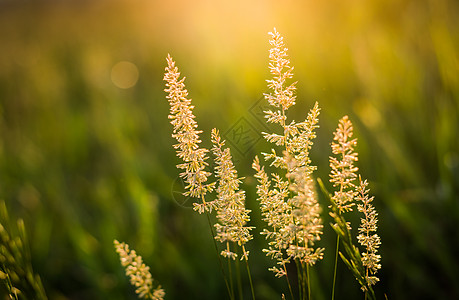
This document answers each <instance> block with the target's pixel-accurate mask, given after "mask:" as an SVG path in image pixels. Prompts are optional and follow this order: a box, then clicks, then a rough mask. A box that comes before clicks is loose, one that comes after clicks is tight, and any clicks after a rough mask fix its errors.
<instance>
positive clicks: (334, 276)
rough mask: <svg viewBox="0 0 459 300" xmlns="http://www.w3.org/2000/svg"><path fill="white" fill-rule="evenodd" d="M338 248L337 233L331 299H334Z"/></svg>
mask: <svg viewBox="0 0 459 300" xmlns="http://www.w3.org/2000/svg"><path fill="white" fill-rule="evenodd" d="M338 248H339V235H338V236H337V237H336V253H335V268H334V271H333V286H332V297H331V300H334V299H335V285H336V270H337V266H338Z"/></svg>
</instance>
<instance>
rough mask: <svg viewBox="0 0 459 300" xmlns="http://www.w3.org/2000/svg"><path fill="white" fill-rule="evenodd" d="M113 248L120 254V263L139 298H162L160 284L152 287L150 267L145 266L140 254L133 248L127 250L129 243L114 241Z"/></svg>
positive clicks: (161, 299)
mask: <svg viewBox="0 0 459 300" xmlns="http://www.w3.org/2000/svg"><path fill="white" fill-rule="evenodd" d="M113 243H114V245H115V250H116V252H117V253H118V254H119V256H120V261H121V265H122V266H123V267H124V268H125V270H126V276H129V279H130V282H131V284H132V285H133V286H135V287H136V288H137V289H136V291H135V292H136V293H137V294H138V296H139V298H142V299H151V300H163V298H164V296H165V294H166V293H165V292H164V290H163V289H162V288H161V286H160V285H159V286H157V287H156V288H153V278H152V276H151V274H150V267H148V266H146V265H145V264H144V263H143V261H142V257H141V256H140V255H137V254H136V252H135V250H129V245H127V244H125V243H120V242H118V241H117V240H115V241H114V242H113Z"/></svg>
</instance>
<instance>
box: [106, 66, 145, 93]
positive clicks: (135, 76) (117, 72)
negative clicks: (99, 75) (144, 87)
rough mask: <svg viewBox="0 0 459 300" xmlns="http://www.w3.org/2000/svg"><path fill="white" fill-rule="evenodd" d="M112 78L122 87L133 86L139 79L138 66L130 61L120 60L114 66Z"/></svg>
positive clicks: (115, 83)
mask: <svg viewBox="0 0 459 300" xmlns="http://www.w3.org/2000/svg"><path fill="white" fill-rule="evenodd" d="M111 79H112V82H113V84H114V85H116V86H117V87H119V88H121V89H128V88H131V87H133V86H134V85H135V84H136V83H137V80H139V70H138V69H137V66H136V65H135V64H133V63H131V62H129V61H120V62H119V63H117V64H116V65H114V66H113V68H112V72H111Z"/></svg>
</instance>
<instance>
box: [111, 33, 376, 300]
mask: <svg viewBox="0 0 459 300" xmlns="http://www.w3.org/2000/svg"><path fill="white" fill-rule="evenodd" d="M269 34H270V36H271V39H270V41H269V42H270V45H271V46H272V48H271V49H270V52H269V59H270V62H269V69H270V72H271V74H272V75H273V78H272V79H270V80H268V88H269V89H270V90H271V93H269V94H266V95H265V98H266V100H267V102H268V103H269V105H270V107H271V108H270V109H268V110H265V111H264V114H265V118H266V120H267V122H268V123H273V124H278V125H279V129H280V130H279V133H276V132H274V133H265V132H263V135H264V137H265V139H266V140H267V141H268V142H270V143H271V144H273V148H271V149H269V151H267V152H263V153H262V155H263V157H264V160H265V161H267V162H269V167H273V168H274V169H275V171H273V172H272V173H270V174H268V173H267V172H266V171H265V166H262V164H261V162H260V160H259V158H258V156H255V159H254V161H253V166H252V167H253V169H254V170H255V172H256V174H255V175H254V177H255V178H257V180H258V185H257V195H258V201H259V204H260V210H261V214H262V216H263V220H264V221H265V223H266V224H265V227H263V228H257V229H259V231H260V233H261V235H264V236H265V239H266V240H267V241H268V245H267V247H266V248H265V249H263V250H262V251H263V252H264V253H266V255H267V256H268V257H270V258H271V259H272V260H274V262H275V265H274V266H272V267H270V268H269V270H270V271H272V272H274V275H275V276H276V277H285V278H286V281H287V285H288V293H289V297H291V299H292V300H293V299H295V298H298V299H312V296H311V289H313V288H314V286H311V285H312V283H311V280H310V268H311V267H312V266H314V265H315V264H316V263H317V262H318V261H320V260H322V259H323V256H324V253H325V249H324V248H321V247H317V246H316V243H319V242H320V239H321V236H322V234H323V224H322V223H323V221H322V218H321V216H320V215H321V212H322V208H321V207H320V206H319V202H318V195H317V192H316V187H315V179H314V176H313V172H314V171H315V170H316V169H317V167H316V166H313V165H311V163H312V161H311V158H310V156H309V153H310V150H311V148H312V146H313V144H314V142H313V140H314V138H316V132H315V130H316V129H317V128H318V127H319V125H318V122H319V119H318V116H319V113H320V109H319V106H318V103H317V102H316V103H315V105H314V107H313V108H311V110H310V112H309V113H308V115H307V117H306V119H305V120H304V121H302V122H296V121H294V120H288V118H287V110H288V109H289V108H291V107H293V106H294V105H295V101H296V95H295V90H296V82H293V83H289V81H290V80H291V79H292V77H293V67H292V66H291V64H290V60H289V58H288V53H287V48H286V46H285V44H284V41H283V37H282V36H281V35H280V34H279V33H278V32H277V31H276V29H274V31H273V32H270V33H269ZM167 64H168V66H167V67H166V74H165V76H164V80H165V81H166V89H165V91H166V92H167V93H168V94H167V99H168V101H169V104H170V115H169V119H170V122H171V124H172V125H173V133H172V136H173V137H174V138H175V139H176V140H177V144H175V145H174V146H173V147H174V149H176V152H177V156H178V157H179V158H180V159H181V160H182V161H183V163H180V164H178V165H177V168H179V169H181V170H182V172H181V173H180V177H182V178H183V180H184V182H186V191H185V192H184V195H185V196H191V197H193V198H196V199H197V200H198V202H194V203H193V209H194V210H195V211H197V212H198V213H199V214H203V213H204V214H206V217H207V220H208V222H209V226H210V232H211V235H212V239H213V240H214V241H215V240H216V241H219V242H221V243H222V244H223V247H222V250H221V251H220V250H218V248H219V247H217V245H216V244H215V249H216V252H217V257H218V259H219V260H220V266H221V267H222V275H223V280H224V281H225V283H226V286H227V289H228V297H229V298H230V299H235V298H236V292H235V284H234V283H233V280H234V277H236V278H237V279H236V280H237V282H238V289H239V293H238V294H239V298H242V294H243V293H242V291H241V289H242V288H243V287H242V286H241V285H240V278H241V277H240V276H241V274H240V273H239V271H240V270H239V268H238V266H239V265H238V264H237V262H236V260H237V259H240V260H243V261H245V264H246V267H247V274H248V278H249V286H250V291H251V295H252V298H253V299H256V291H255V289H254V285H253V280H252V275H251V272H250V266H249V251H247V250H246V244H247V243H248V242H250V241H251V240H252V239H253V236H252V233H251V232H252V231H253V230H254V229H255V228H254V227H253V226H248V223H249V222H250V212H251V211H250V210H249V209H247V208H246V207H245V191H244V190H241V189H240V187H239V185H240V184H241V183H242V178H239V177H238V175H237V171H236V169H235V167H234V163H233V161H232V156H231V152H230V149H229V148H225V149H223V146H224V145H225V141H224V140H223V139H222V138H221V136H220V134H219V131H218V130H217V129H213V130H212V133H211V141H212V144H213V147H212V149H211V150H208V149H206V148H203V147H200V145H199V144H200V143H201V142H202V141H201V140H200V135H201V134H202V133H203V132H202V131H201V130H198V129H197V127H198V124H197V121H196V120H195V119H196V117H195V115H194V114H193V108H194V106H193V105H192V100H191V99H190V98H189V97H188V91H187V89H186V88H185V83H184V81H185V78H184V77H182V78H180V75H181V74H180V72H179V71H178V67H177V66H176V63H175V61H174V60H173V58H172V57H171V56H170V55H168V57H167ZM352 136H353V126H352V123H351V121H350V120H349V118H348V117H347V116H344V117H343V118H342V119H341V120H340V121H339V125H338V128H337V129H336V131H335V133H334V142H333V143H332V144H331V146H332V152H333V154H335V155H336V157H330V166H331V173H330V177H331V179H330V182H332V183H333V187H334V188H337V189H336V190H335V191H334V194H333V195H330V194H329V193H328V191H327V190H326V188H325V187H324V185H323V183H322V182H321V181H320V180H319V183H321V184H320V186H321V189H322V190H323V191H324V194H325V196H326V197H327V199H328V200H329V202H330V208H331V211H330V215H331V216H332V217H333V219H334V220H335V224H333V225H332V227H333V229H334V230H335V232H336V234H337V239H338V240H337V241H338V242H337V247H339V246H340V242H339V241H340V240H341V243H342V245H343V247H344V249H345V251H344V252H339V251H338V249H336V255H338V253H339V255H340V257H341V259H342V260H343V262H344V263H345V264H346V265H347V266H348V268H349V270H350V271H351V273H352V274H353V276H355V278H356V279H357V281H358V283H359V284H360V286H361V288H362V290H363V291H364V293H365V299H366V298H369V299H375V293H374V291H373V289H372V286H373V285H374V284H376V282H377V281H378V280H379V279H378V277H377V276H376V272H377V271H378V269H380V268H381V265H380V264H379V262H380V258H381V256H380V255H379V254H377V249H378V247H379V245H380V244H381V242H380V238H379V236H378V235H377V234H376V233H375V231H376V229H377V213H376V211H375V209H374V207H373V206H372V204H371V202H372V200H373V197H369V195H368V192H369V191H368V190H367V189H366V187H367V185H368V183H367V181H362V179H361V177H360V176H358V179H359V183H358V184H355V183H354V182H355V180H356V179H357V174H356V172H357V171H358V168H357V167H355V165H354V163H355V162H356V161H357V160H358V154H357V153H356V152H355V149H354V148H355V146H356V145H357V140H356V139H351V138H352ZM276 149H277V150H276ZM279 151H280V153H279ZM208 152H212V153H213V154H214V161H215V167H214V170H213V172H210V171H208V168H209V163H208V162H207V160H208V158H209V157H208V156H207V153H208ZM212 175H213V176H214V178H215V181H210V182H209V180H211V176H212ZM214 191H215V194H212V192H214ZM209 198H210V199H211V200H209ZM356 202H359V204H357V206H358V211H359V212H361V213H363V215H364V216H363V217H362V218H361V226H360V228H359V235H358V236H357V239H358V242H359V243H360V244H361V246H362V247H363V250H360V249H359V248H358V247H357V246H356V245H355V243H354V240H355V239H356V238H355V236H353V235H352V233H351V230H352V228H351V225H350V223H349V222H347V221H346V220H345V219H344V213H347V212H351V211H352V207H353V206H354V205H355V204H356ZM213 212H215V214H216V220H217V222H216V223H215V224H214V226H212V224H211V214H212V213H213ZM213 227H214V228H213ZM115 246H116V248H117V251H118V252H119V253H120V257H121V261H122V264H123V266H124V267H125V268H126V272H127V274H128V275H129V276H131V283H132V284H134V285H135V286H136V287H138V289H137V293H138V294H139V297H141V298H143V297H146V295H152V293H150V290H151V289H152V288H151V282H150V281H151V275H150V273H149V272H146V273H147V275H148V276H145V275H143V274H144V273H145V272H144V271H142V270H145V268H146V267H145V266H144V265H143V263H142V262H141V259H140V258H139V259H140V261H139V262H138V263H137V265H139V264H141V267H140V269H141V270H140V271H136V270H133V269H132V268H133V267H131V265H132V264H131V263H130V261H132V260H133V258H130V259H127V258H126V257H134V258H135V257H137V256H136V254H135V252H134V254H132V255H128V254H126V253H127V252H126V251H128V250H124V247H126V249H128V248H127V247H128V246H127V245H125V244H120V243H119V242H117V241H115ZM120 249H121V250H120ZM120 251H123V253H121V252H120ZM218 254H220V256H222V257H223V258H225V259H226V260H227V268H226V270H223V264H222V263H221V259H220V256H219V255H218ZM233 263H236V265H233ZM290 264H294V265H296V268H294V269H293V270H295V271H296V272H294V273H295V274H294V276H292V275H290V276H289V273H292V271H291V269H290V270H289V268H288V266H289V265H290ZM236 267H237V268H236ZM134 268H139V267H134ZM147 271H148V269H147ZM233 271H236V274H234V272H233ZM136 272H137V273H136ZM136 274H137V275H136ZM144 277H146V278H147V279H148V280H150V281H148V283H147V282H146V281H145V280H144V279H143V278H144ZM293 278H296V282H295V283H293V281H294V280H293ZM335 278H336V260H335V274H334V277H333V290H332V298H333V297H334V294H335V290H334V289H335ZM295 288H296V290H295V291H294V289H295ZM161 291H162V290H161ZM282 297H283V298H285V294H284V293H282ZM155 299H156V298H155ZM161 299H162V298H161Z"/></svg>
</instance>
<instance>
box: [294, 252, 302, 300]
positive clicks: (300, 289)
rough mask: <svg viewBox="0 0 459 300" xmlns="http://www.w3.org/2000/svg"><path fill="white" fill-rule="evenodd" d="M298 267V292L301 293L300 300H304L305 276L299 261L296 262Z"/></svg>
mask: <svg viewBox="0 0 459 300" xmlns="http://www.w3.org/2000/svg"><path fill="white" fill-rule="evenodd" d="M295 265H296V274H297V276H298V292H299V299H301V300H304V293H303V291H304V286H303V278H302V277H303V276H302V273H301V270H300V265H299V263H298V262H297V261H295Z"/></svg>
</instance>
